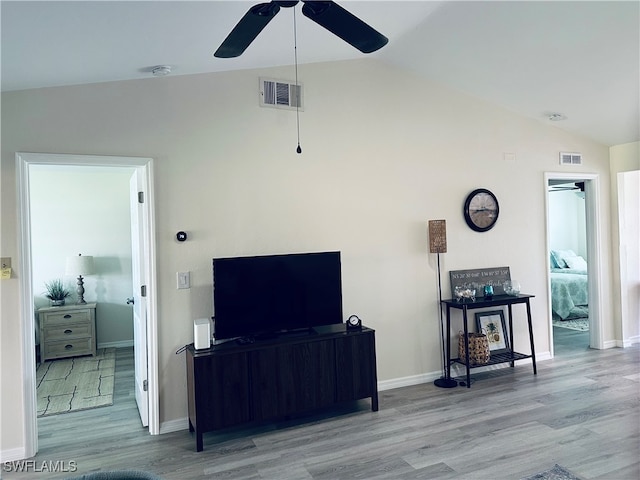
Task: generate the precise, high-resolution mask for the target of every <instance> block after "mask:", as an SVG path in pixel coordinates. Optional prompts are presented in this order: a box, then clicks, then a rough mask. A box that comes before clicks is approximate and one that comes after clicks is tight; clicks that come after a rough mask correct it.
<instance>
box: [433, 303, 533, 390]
mask: <svg viewBox="0 0 640 480" xmlns="http://www.w3.org/2000/svg"><path fill="white" fill-rule="evenodd" d="M533 297H535V295H527V294H524V293H523V294H518V295H495V296H493V297H492V298H491V299H485V298H478V299H476V300H475V301H468V300H465V301H458V300H453V299H451V300H442V302H441V305H440V307H441V308H442V307H443V306H446V309H447V326H446V332H447V341H446V344H445V349H446V355H445V356H446V360H447V361H446V375H447V377H446V378H451V364H452V363H453V362H458V363H461V364H464V365H465V366H466V370H467V388H471V368H475V367H484V366H486V365H495V364H498V363H506V362H509V363H510V364H511V367H513V366H514V362H515V361H516V360H523V359H526V358H530V359H531V361H532V363H533V374H534V375H537V373H538V370H537V368H536V352H535V348H534V344H533V325H532V324H531V305H530V304H529V299H530V298H533ZM519 303H521V304H524V305H525V306H526V307H527V323H528V325H529V343H530V344H531V355H526V354H524V353H518V352H516V351H514V349H513V312H512V306H513V305H515V304H519ZM505 305H506V306H507V309H508V314H509V315H508V316H509V340H510V342H509V349H508V350H507V351H506V352H504V353H498V354H497V355H494V354H492V355H491V358H490V359H489V361H488V362H487V363H486V364H484V365H475V366H474V365H469V363H470V362H469V338H468V333H469V326H468V325H467V321H468V315H467V311H468V310H472V309H477V308H487V307H499V306H505ZM452 308H454V309H458V310H462V324H463V328H464V342H465V358H464V359H461V358H451V309H452Z"/></svg>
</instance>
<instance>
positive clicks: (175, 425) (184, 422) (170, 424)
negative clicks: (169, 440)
mask: <svg viewBox="0 0 640 480" xmlns="http://www.w3.org/2000/svg"><path fill="white" fill-rule="evenodd" d="M188 429H189V418H188V417H183V418H176V419H175V420H168V421H166V422H160V435H162V434H164V433H172V432H180V431H182V430H188Z"/></svg>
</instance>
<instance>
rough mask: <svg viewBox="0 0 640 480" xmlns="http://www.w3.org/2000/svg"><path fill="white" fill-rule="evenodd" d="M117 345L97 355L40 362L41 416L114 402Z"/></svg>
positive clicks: (39, 390)
mask: <svg viewBox="0 0 640 480" xmlns="http://www.w3.org/2000/svg"><path fill="white" fill-rule="evenodd" d="M115 367H116V349H115V348H101V349H98V351H97V352H96V356H95V357H92V356H85V357H74V358H65V359H61V360H53V361H47V362H44V363H41V364H40V365H39V366H38V369H37V371H36V382H37V390H36V395H37V400H38V407H37V409H38V417H44V416H47V415H57V414H60V413H68V412H74V411H78V410H87V409H90V408H97V407H104V406H106V405H113V382H114V378H115Z"/></svg>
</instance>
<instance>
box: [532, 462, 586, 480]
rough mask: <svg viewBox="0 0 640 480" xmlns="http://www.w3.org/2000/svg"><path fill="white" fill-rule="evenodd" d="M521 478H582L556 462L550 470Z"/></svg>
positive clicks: (535, 479)
mask: <svg viewBox="0 0 640 480" xmlns="http://www.w3.org/2000/svg"><path fill="white" fill-rule="evenodd" d="M521 480H581V478H580V477H578V476H576V475H574V474H573V473H571V472H570V471H569V470H567V469H566V468H564V467H561V466H560V465H558V464H555V465H554V466H553V468H550V469H549V470H545V471H544V472H540V473H536V474H534V475H531V476H530V477H525V478H522V479H521Z"/></svg>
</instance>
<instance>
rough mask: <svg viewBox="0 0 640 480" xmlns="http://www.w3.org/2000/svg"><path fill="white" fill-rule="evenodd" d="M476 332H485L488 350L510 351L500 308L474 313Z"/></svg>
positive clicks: (497, 351) (495, 351)
mask: <svg viewBox="0 0 640 480" xmlns="http://www.w3.org/2000/svg"><path fill="white" fill-rule="evenodd" d="M476 327H477V329H478V332H482V333H485V334H486V335H487V340H489V351H490V352H494V353H500V352H507V351H510V350H511V348H510V347H509V337H508V336H507V324H506V322H505V320H504V312H503V311H502V310H492V311H490V312H477V313H476Z"/></svg>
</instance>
